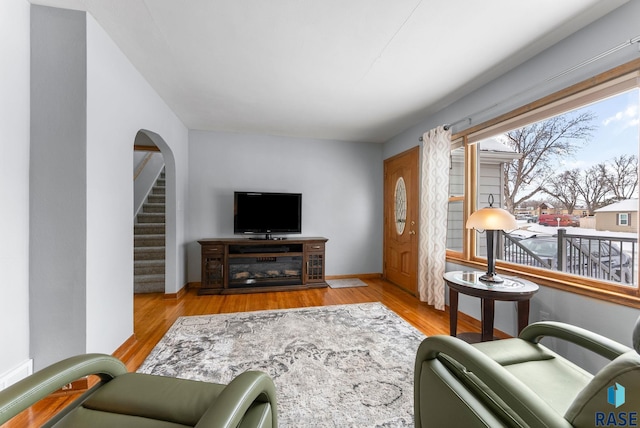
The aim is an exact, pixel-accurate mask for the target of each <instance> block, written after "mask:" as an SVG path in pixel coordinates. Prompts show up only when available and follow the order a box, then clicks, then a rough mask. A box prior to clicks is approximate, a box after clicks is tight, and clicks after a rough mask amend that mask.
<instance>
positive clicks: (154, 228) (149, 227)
mask: <svg viewBox="0 0 640 428" xmlns="http://www.w3.org/2000/svg"><path fill="white" fill-rule="evenodd" d="M133 234H134V235H159V234H162V235H164V223H138V224H135V225H134V226H133Z"/></svg>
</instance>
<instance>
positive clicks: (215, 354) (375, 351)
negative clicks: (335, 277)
mask: <svg viewBox="0 0 640 428" xmlns="http://www.w3.org/2000/svg"><path fill="white" fill-rule="evenodd" d="M424 338H425V336H424V335H423V334H422V333H420V332H419V331H418V330H416V329H415V328H413V327H412V326H411V325H409V324H408V323H407V322H405V321H404V320H403V319H402V318H400V317H399V316H398V315H396V314H395V313H394V312H393V311H391V310H389V309H388V308H387V307H385V306H384V305H382V304H381V303H366V304H355V305H337V306H323V307H312V308H300V309H289V310H270V311H257V312H241V313H234V314H220V315H207V316H192V317H180V318H178V320H176V322H175V323H174V324H173V326H171V328H170V329H169V331H168V332H167V334H166V335H165V336H164V337H163V338H162V339H161V340H160V342H158V344H157V345H156V347H155V348H154V349H153V350H152V351H151V353H150V354H149V356H148V357H147V359H146V360H145V361H144V363H143V364H142V365H141V366H140V368H139V370H138V371H139V372H142V373H151V374H157V375H164V376H174V377H180V378H186V379H196V380H204V381H209V382H216V383H224V384H226V383H228V382H230V381H231V379H233V378H234V377H235V376H237V375H238V374H240V373H242V372H244V371H246V370H261V371H264V372H266V373H268V374H269V375H270V376H271V377H272V378H273V380H274V383H275V385H276V389H277V398H278V406H279V422H280V426H281V427H354V428H355V427H357V428H361V427H412V426H413V425H414V424H413V373H414V362H415V355H416V351H417V349H418V345H419V344H420V342H421V341H422V340H423V339H424Z"/></svg>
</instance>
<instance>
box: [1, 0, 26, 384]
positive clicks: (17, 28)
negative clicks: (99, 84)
mask: <svg viewBox="0 0 640 428" xmlns="http://www.w3.org/2000/svg"><path fill="white" fill-rule="evenodd" d="M29 40H30V37H29V3H28V2H27V1H26V0H4V1H2V2H0V58H2V66H1V67H0V94H2V96H0V201H2V203H0V242H1V244H0V294H2V296H3V297H2V299H0V343H2V352H0V383H1V381H2V379H3V377H4V375H7V374H10V373H9V372H12V371H13V370H15V369H17V368H18V367H20V366H21V365H23V364H24V363H25V362H26V361H28V360H29V134H30V132H29V105H30V104H29V49H30V48H29ZM1 387H2V385H1V384H0V388H1Z"/></svg>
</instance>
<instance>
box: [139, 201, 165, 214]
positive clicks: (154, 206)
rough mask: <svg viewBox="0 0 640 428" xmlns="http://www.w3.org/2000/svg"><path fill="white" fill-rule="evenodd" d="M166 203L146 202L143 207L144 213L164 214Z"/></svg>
mask: <svg viewBox="0 0 640 428" xmlns="http://www.w3.org/2000/svg"><path fill="white" fill-rule="evenodd" d="M164 207H165V204H164V203H160V204H159V203H149V202H146V203H144V204H143V205H142V212H143V213H163V214H164Z"/></svg>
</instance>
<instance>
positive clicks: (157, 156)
mask: <svg viewBox="0 0 640 428" xmlns="http://www.w3.org/2000/svg"><path fill="white" fill-rule="evenodd" d="M136 153H145V155H144V156H143V157H142V158H141V159H136V158H134V168H133V170H134V181H133V217H134V219H135V217H136V216H137V215H138V213H139V212H140V210H141V209H142V205H143V204H144V202H145V201H146V200H147V196H149V193H150V192H151V189H152V188H153V185H154V183H155V182H156V180H157V179H158V177H159V176H160V174H161V173H162V170H163V168H164V158H163V156H162V154H161V153H159V152H136ZM136 160H137V162H136Z"/></svg>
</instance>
